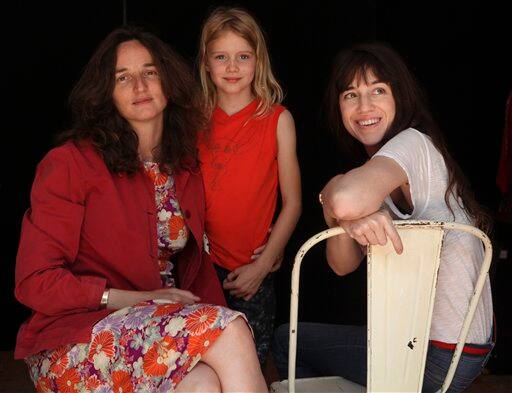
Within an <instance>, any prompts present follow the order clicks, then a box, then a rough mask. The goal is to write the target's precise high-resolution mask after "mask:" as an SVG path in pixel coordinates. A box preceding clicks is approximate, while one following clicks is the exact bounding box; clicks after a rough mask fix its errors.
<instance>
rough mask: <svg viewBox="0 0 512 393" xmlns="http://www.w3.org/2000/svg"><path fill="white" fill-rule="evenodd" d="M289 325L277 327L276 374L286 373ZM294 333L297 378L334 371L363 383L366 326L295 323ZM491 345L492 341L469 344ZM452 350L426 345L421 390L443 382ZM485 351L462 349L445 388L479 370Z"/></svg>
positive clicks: (465, 382)
mask: <svg viewBox="0 0 512 393" xmlns="http://www.w3.org/2000/svg"><path fill="white" fill-rule="evenodd" d="M288 331H289V325H288V324H285V325H281V326H279V328H277V330H276V332H275V335H274V342H273V345H272V353H273V354H274V358H275V362H276V366H277V369H278V371H279V375H280V377H281V378H282V379H284V378H287V377H288ZM297 332H298V336H297V365H296V376H297V378H310V377H319V376H328V375H338V376H340V377H343V378H345V379H348V380H350V381H353V382H356V383H358V384H360V385H366V326H342V325H328V324H321V323H305V322H304V323H299V326H298V329H297ZM472 346H474V347H478V348H488V349H492V348H493V346H494V344H493V343H489V344H484V345H472ZM452 355H453V351H452V350H449V349H441V348H437V347H434V346H433V345H432V344H430V345H429V348H428V352H427V360H426V365H425V374H424V377H423V389H422V391H423V392H436V391H437V390H439V389H440V388H441V386H442V384H443V381H444V378H445V376H446V374H447V372H448V368H449V367H450V363H451V360H452ZM489 355H490V351H489V353H487V354H485V355H471V354H467V353H463V354H462V356H461V358H460V361H459V364H458V366H457V371H456V372H455V376H454V378H453V381H452V383H451V385H450V388H449V390H448V392H460V391H462V390H464V389H465V388H467V387H468V386H469V385H470V384H471V382H473V380H474V379H475V378H476V377H477V376H478V375H479V374H480V372H481V371H482V369H483V367H484V366H485V364H486V363H487V360H488V359H489Z"/></svg>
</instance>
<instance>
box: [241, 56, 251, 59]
mask: <svg viewBox="0 0 512 393" xmlns="http://www.w3.org/2000/svg"><path fill="white" fill-rule="evenodd" d="M250 58H251V56H250V55H240V59H242V60H249V59H250Z"/></svg>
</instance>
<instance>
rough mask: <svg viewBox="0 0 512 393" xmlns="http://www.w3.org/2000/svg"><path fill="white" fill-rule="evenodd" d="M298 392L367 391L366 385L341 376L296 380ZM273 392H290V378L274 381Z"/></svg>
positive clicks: (333, 392)
mask: <svg viewBox="0 0 512 393" xmlns="http://www.w3.org/2000/svg"><path fill="white" fill-rule="evenodd" d="M295 391H296V392H297V393H311V392H325V393H331V392H332V393H335V392H366V387H364V386H361V385H358V384H357V383H354V382H351V381H349V380H347V379H343V378H341V377H320V378H301V379H297V380H295ZM270 392H271V393H285V392H286V393H288V380H287V379H285V380H284V381H281V382H274V383H273V384H272V385H271V386H270Z"/></svg>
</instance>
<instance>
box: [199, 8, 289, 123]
mask: <svg viewBox="0 0 512 393" xmlns="http://www.w3.org/2000/svg"><path fill="white" fill-rule="evenodd" d="M226 31H232V32H233V33H235V34H237V35H239V36H240V37H242V38H243V39H245V40H246V41H247V42H248V43H249V45H250V46H251V47H252V48H253V50H254V51H255V52H256V53H255V55H256V70H255V73H254V78H253V80H252V83H251V90H252V93H253V95H254V96H255V97H256V98H257V99H259V100H260V103H259V105H258V108H257V109H256V116H264V115H266V114H267V113H269V112H270V110H271V107H272V105H274V104H280V103H281V101H282V100H283V90H282V89H281V86H279V83H278V82H277V80H276V78H275V77H274V74H273V73H272V68H271V66H270V58H269V55H268V51H267V45H266V43H265V38H264V37H263V32H262V30H261V28H260V26H259V25H258V23H257V22H256V20H255V19H254V18H253V17H252V16H251V15H250V14H249V13H248V12H247V11H245V10H243V9H241V8H227V7H219V8H217V9H215V10H214V11H213V12H212V13H211V14H210V16H209V17H208V19H206V21H205V22H204V24H203V27H202V29H201V39H200V42H199V54H198V68H199V77H200V79H201V87H202V91H203V98H204V106H205V111H206V113H207V114H208V115H211V113H212V111H213V109H214V108H215V106H216V105H217V92H216V87H215V85H214V84H213V82H212V80H211V78H210V76H209V75H208V71H207V70H206V62H207V52H208V45H210V43H211V42H212V41H214V40H216V39H217V38H219V37H220V35H221V34H223V33H225V32H226Z"/></svg>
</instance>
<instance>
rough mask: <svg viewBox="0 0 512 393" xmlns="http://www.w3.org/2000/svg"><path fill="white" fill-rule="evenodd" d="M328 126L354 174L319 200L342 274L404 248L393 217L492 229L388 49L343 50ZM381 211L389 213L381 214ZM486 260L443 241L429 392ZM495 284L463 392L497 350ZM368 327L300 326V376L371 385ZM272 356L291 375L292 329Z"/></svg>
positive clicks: (467, 356)
mask: <svg viewBox="0 0 512 393" xmlns="http://www.w3.org/2000/svg"><path fill="white" fill-rule="evenodd" d="M327 103H328V113H329V116H330V117H329V120H330V126H331V128H332V129H333V131H335V133H336V135H337V136H338V137H339V138H340V140H341V141H342V143H343V146H344V147H345V149H344V153H345V154H346V155H347V156H348V157H351V158H352V159H353V162H354V165H353V169H352V170H350V171H349V172H347V173H346V174H341V175H338V176H336V177H334V178H333V179H331V180H330V181H329V182H328V183H327V185H326V186H325V188H324V189H323V190H322V192H321V194H320V202H321V203H322V205H323V211H324V217H325V221H326V223H327V225H329V226H330V227H333V226H338V225H339V226H342V227H343V228H344V229H345V231H346V234H343V235H340V236H335V237H333V238H330V239H328V241H327V261H328V263H329V265H330V266H331V268H332V269H333V270H334V271H335V272H336V273H337V274H339V275H345V274H349V273H350V272H352V271H354V270H355V269H357V268H358V266H359V265H360V264H361V261H362V259H363V258H364V252H363V251H362V250H364V249H365V248H364V247H361V246H366V245H368V244H381V245H384V244H386V242H387V241H388V240H389V241H391V243H392V244H393V245H394V248H395V250H396V251H397V252H398V253H401V252H402V249H403V246H402V243H401V240H400V237H399V235H398V233H397V231H396V230H395V227H394V226H393V223H392V219H393V218H394V219H410V220H434V221H455V222H459V223H463V224H470V225H476V226H478V227H480V228H481V229H484V230H485V229H486V227H487V226H488V225H487V223H486V222H487V221H488V220H487V217H486V214H485V213H484V212H483V211H482V209H481V207H480V206H479V205H478V203H477V202H476V200H475V199H474V197H473V194H472V193H471V190H470V188H469V184H468V182H467V180H466V179H465V178H464V176H463V173H462V171H461V170H460V168H459V167H458V165H457V164H456V163H455V161H454V160H453V159H452V158H451V157H450V155H449V154H448V152H447V149H446V146H445V145H444V143H443V140H442V135H441V133H440V131H439V129H438V127H437V125H436V124H435V122H434V121H433V119H432V117H431V115H430V113H429V111H428V109H427V107H426V105H425V102H424V99H423V95H422V92H421V90H420V89H419V87H418V85H417V84H416V82H415V80H414V77H413V76H412V75H411V73H410V71H409V70H408V68H407V66H406V65H405V63H404V62H403V60H402V59H401V57H400V56H399V55H398V54H397V53H396V52H394V51H393V50H391V49H390V48H388V47H386V46H384V45H382V44H367V45H356V46H354V47H351V48H349V49H346V50H344V51H343V52H342V53H341V54H340V55H339V57H338V59H337V61H336V64H335V66H334V68H333V72H332V76H331V81H330V83H329V88H328V94H327ZM384 206H385V207H384ZM482 261H483V249H482V244H481V242H480V241H479V240H477V239H476V238H475V237H473V236H471V235H469V234H466V233H461V232H453V231H449V232H447V233H446V234H445V237H444V241H443V248H442V251H441V261H440V265H439V275H438V279H437V290H436V297H435V303H434V310H433V314H432V324H431V329H430V344H429V347H428V353H427V359H426V366H425V373H424V378H423V389H422V391H424V392H434V391H437V390H438V389H439V388H440V387H441V385H442V383H443V381H444V378H445V375H446V373H447V371H448V368H449V366H450V363H451V359H452V355H453V351H454V348H455V343H456V342H457V341H458V336H459V332H460V330H461V326H462V323H463V320H464V317H465V315H466V313H467V309H468V305H469V301H470V298H471V296H472V294H473V287H474V284H473V283H474V282H475V280H476V277H477V275H478V272H479V269H480V264H481V262H482ZM491 330H492V299H491V288H490V284H489V281H488V279H487V282H486V284H485V287H484V290H483V292H482V297H481V299H480V302H479V304H478V307H477V308H476V312H475V316H474V319H473V322H472V324H471V327H470V329H469V335H468V338H467V342H468V343H469V344H466V346H465V347H464V350H463V354H462V356H461V359H460V363H459V365H458V367H457V371H456V373H455V377H454V379H453V381H452V384H451V387H450V390H449V391H450V392H459V391H461V390H464V389H465V388H466V387H467V386H468V385H469V384H470V383H471V381H472V380H473V379H474V378H476V376H478V374H479V373H480V372H481V370H482V368H483V366H484V365H485V362H486V361H487V359H488V357H489V354H490V351H491V349H492V347H493V343H492V342H491V337H490V336H491ZM366 342H367V341H366V327H364V326H337V325H326V324H309V323H302V324H301V325H300V326H299V328H298V343H297V347H298V352H297V355H298V357H297V376H298V377H312V376H317V375H339V376H342V377H344V378H347V379H349V380H352V381H355V382H357V383H360V384H365V383H366V366H367V365H366ZM274 348H275V352H274V354H275V358H276V363H277V366H278V368H279V371H280V374H281V376H282V377H284V376H285V375H286V373H287V355H288V326H286V325H284V326H283V327H280V328H279V329H278V330H277V332H276V344H275V346H274Z"/></svg>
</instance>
